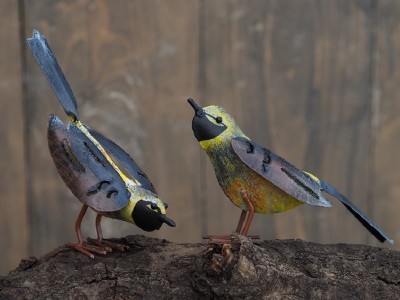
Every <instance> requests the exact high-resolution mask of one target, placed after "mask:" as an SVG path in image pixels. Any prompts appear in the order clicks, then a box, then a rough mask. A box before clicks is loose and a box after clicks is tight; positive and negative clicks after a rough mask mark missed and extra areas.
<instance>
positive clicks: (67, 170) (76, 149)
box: [48, 115, 131, 212]
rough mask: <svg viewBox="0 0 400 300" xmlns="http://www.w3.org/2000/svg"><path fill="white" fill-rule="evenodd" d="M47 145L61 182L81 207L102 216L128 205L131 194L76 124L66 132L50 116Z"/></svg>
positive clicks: (52, 116)
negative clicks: (88, 208)
mask: <svg viewBox="0 0 400 300" xmlns="http://www.w3.org/2000/svg"><path fill="white" fill-rule="evenodd" d="M48 143H49V149H50V153H51V156H52V157H53V160H54V163H55V165H56V167H57V170H58V172H59V173H60V176H61V178H62V179H63V180H64V182H65V184H66V185H67V186H68V188H69V189H70V190H71V191H72V193H73V194H74V195H75V196H76V197H77V198H78V199H79V200H80V201H81V202H82V203H84V204H87V205H88V206H90V207H92V208H94V209H95V210H97V211H102V212H112V211H117V210H119V209H121V208H123V207H125V206H126V205H127V204H128V203H129V198H130V196H131V194H130V192H129V191H128V190H127V188H126V185H125V183H124V181H123V180H122V178H121V177H120V176H119V175H118V173H117V172H116V171H115V170H114V168H113V167H112V166H111V164H110V163H109V162H108V161H107V159H106V158H105V157H104V155H103V154H102V153H101V152H100V150H99V149H97V147H96V146H95V145H94V144H93V142H92V141H90V140H89V138H88V137H86V136H85V134H83V133H82V131H81V130H79V128H77V127H76V126H75V125H74V123H70V124H69V126H68V128H66V127H65V126H64V124H63V123H62V122H61V120H60V119H59V118H58V117H57V116H55V115H51V116H50V119H49V124H48Z"/></svg>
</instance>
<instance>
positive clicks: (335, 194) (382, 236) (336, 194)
mask: <svg viewBox="0 0 400 300" xmlns="http://www.w3.org/2000/svg"><path fill="white" fill-rule="evenodd" d="M320 184H321V189H322V190H323V191H325V192H327V193H328V194H330V195H332V196H333V197H335V198H336V199H338V200H339V201H340V202H342V203H343V205H344V206H346V208H347V209H348V210H349V211H350V212H351V213H352V214H353V215H354V216H355V217H356V218H357V220H358V221H360V222H361V224H363V225H364V226H365V227H366V228H367V229H368V230H369V232H371V233H372V234H373V235H374V236H375V237H376V238H377V239H378V240H379V241H380V242H382V243H383V242H385V241H388V242H389V243H391V244H393V243H394V241H393V240H392V239H391V238H389V237H388V236H387V235H386V234H385V233H384V232H383V231H382V230H381V229H379V228H378V226H376V225H375V224H374V223H372V222H371V221H370V220H369V219H368V218H367V216H366V215H364V213H363V212H361V211H360V210H359V209H358V208H357V207H355V206H354V205H353V204H352V203H351V202H350V201H349V199H347V198H346V197H345V196H343V195H342V194H341V193H339V192H338V191H337V190H336V189H335V188H334V187H333V186H331V185H330V184H329V183H327V182H325V181H322V180H320Z"/></svg>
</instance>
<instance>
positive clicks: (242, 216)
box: [235, 210, 247, 233]
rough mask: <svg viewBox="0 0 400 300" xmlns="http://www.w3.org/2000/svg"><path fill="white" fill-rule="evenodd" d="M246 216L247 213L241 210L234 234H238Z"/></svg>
mask: <svg viewBox="0 0 400 300" xmlns="http://www.w3.org/2000/svg"><path fill="white" fill-rule="evenodd" d="M246 215H247V211H245V210H242V213H241V214H240V218H239V222H238V225H237V227H236V231H235V232H237V233H240V231H241V229H242V226H243V222H244V220H245V219H246Z"/></svg>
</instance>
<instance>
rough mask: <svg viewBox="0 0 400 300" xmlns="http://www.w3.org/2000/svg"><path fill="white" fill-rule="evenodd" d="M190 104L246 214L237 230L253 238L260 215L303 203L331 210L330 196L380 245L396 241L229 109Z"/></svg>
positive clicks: (223, 182)
mask: <svg viewBox="0 0 400 300" xmlns="http://www.w3.org/2000/svg"><path fill="white" fill-rule="evenodd" d="M188 102H189V104H190V105H191V107H192V108H193V109H194V117H193V120H192V129H193V133H194V136H195V137H196V139H197V140H198V142H199V144H200V146H201V148H203V150H204V151H205V152H206V153H207V155H208V157H209V158H210V161H211V163H212V165H213V167H214V171H215V175H216V177H217V180H218V183H219V185H220V186H221V188H222V190H223V191H224V193H225V195H226V196H227V197H228V198H229V199H230V200H231V202H232V203H233V204H234V205H236V206H237V207H239V208H240V209H241V210H242V213H241V215H240V218H239V222H238V225H237V228H236V232H238V233H240V234H242V235H247V233H248V231H249V228H250V225H251V222H252V220H253V216H254V213H259V214H274V213H280V212H284V211H287V210H289V209H292V208H294V207H296V206H298V205H300V204H303V203H307V204H310V205H314V206H322V207H331V206H332V204H331V203H330V202H329V201H328V200H327V199H326V198H325V197H324V195H323V194H322V192H326V193H328V194H330V195H332V196H333V197H335V198H336V199H338V200H339V201H340V202H341V203H342V204H343V205H344V206H345V207H346V208H347V209H348V210H349V211H350V212H351V213H352V214H353V215H354V216H355V217H356V218H357V220H358V221H360V222H361V224H363V225H364V226H365V227H366V228H367V229H368V230H369V232H370V233H371V234H373V235H374V236H375V237H376V238H377V239H378V240H379V241H380V242H385V241H388V242H389V243H393V240H392V239H390V238H389V237H388V236H387V235H386V234H385V233H384V232H383V231H382V230H381V229H379V228H378V227H377V226H376V225H375V224H374V223H372V222H371V221H370V220H369V219H368V218H367V216H366V215H364V214H363V213H362V212H361V211H360V210H359V209H358V208H356V207H355V206H354V205H353V204H352V203H351V202H350V201H349V200H348V199H347V198H346V197H345V196H343V195H342V194H341V193H339V192H338V191H337V190H336V189H335V188H334V187H332V186H331V185H330V184H328V183H327V182H325V181H323V180H321V179H318V178H317V177H316V176H314V175H312V174H310V173H307V172H304V171H301V170H299V169H298V168H296V167H295V166H293V165H292V164H290V163H289V162H288V161H286V160H285V159H283V158H282V157H280V156H278V155H277V154H275V153H273V152H272V151H270V150H268V149H267V148H264V147H262V146H260V145H259V144H257V143H255V142H254V141H252V140H250V139H249V138H248V137H247V136H246V135H245V134H244V133H243V132H242V130H241V129H240V128H239V127H238V126H237V125H236V123H235V121H234V119H233V118H232V117H231V116H230V115H229V114H228V113H227V112H226V111H225V109H223V108H222V107H220V106H217V105H211V106H207V107H203V108H202V107H200V106H199V105H197V104H196V102H195V101H194V100H193V99H188ZM246 216H247V218H246ZM229 239H230V236H211V237H210V242H213V241H217V242H218V241H223V240H229Z"/></svg>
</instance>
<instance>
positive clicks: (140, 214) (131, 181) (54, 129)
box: [27, 30, 175, 258]
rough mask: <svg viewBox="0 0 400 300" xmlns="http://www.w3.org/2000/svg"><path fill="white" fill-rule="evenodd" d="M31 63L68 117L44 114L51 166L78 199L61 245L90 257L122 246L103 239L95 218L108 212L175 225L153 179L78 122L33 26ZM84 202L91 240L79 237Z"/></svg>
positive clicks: (141, 223)
mask: <svg viewBox="0 0 400 300" xmlns="http://www.w3.org/2000/svg"><path fill="white" fill-rule="evenodd" d="M27 42H28V45H29V47H30V49H31V51H32V53H33V55H34V57H35V58H36V61H37V63H38V64H39V66H40V68H41V69H42V71H43V73H44V75H45V76H46V77H47V80H48V81H49V83H50V85H51V87H52V88H53V90H54V93H55V94H56V96H57V98H58V100H59V102H60V103H61V105H62V107H63V108H64V110H65V112H66V114H67V115H68V116H69V118H70V123H69V124H68V127H66V126H65V125H64V124H63V123H62V121H61V120H60V119H59V118H58V117H57V116H56V115H50V118H49V124H48V144H49V149H50V154H51V156H52V158H53V160H54V163H55V165H56V167H57V170H58V172H59V174H60V176H61V178H62V179H63V180H64V182H65V184H66V185H67V186H68V188H69V189H70V190H71V191H72V193H73V194H74V195H75V196H76V197H77V198H78V199H79V201H81V202H82V203H83V206H82V209H81V211H80V213H79V216H78V218H77V220H76V223H75V231H76V235H77V237H78V242H77V243H67V244H66V245H67V246H69V247H72V248H75V249H76V250H78V251H80V252H82V253H84V254H86V255H88V256H89V257H91V258H94V253H98V254H103V255H104V254H106V253H107V252H111V251H112V249H117V250H121V251H123V250H124V248H125V247H126V246H124V245H121V244H117V243H113V242H111V241H107V240H104V239H103V235H102V231H101V218H102V217H103V216H104V217H109V218H114V219H119V220H123V221H127V222H130V223H133V224H136V225H137V226H138V227H140V228H141V229H143V230H145V231H153V230H156V229H160V227H161V225H162V224H163V223H165V224H167V225H169V226H172V227H175V223H174V221H173V220H171V219H169V218H168V217H167V216H166V215H165V214H166V208H167V205H166V204H164V203H163V202H161V200H160V198H159V197H158V195H157V192H156V190H155V189H154V186H153V184H152V183H151V182H150V180H149V179H148V178H147V176H146V175H145V173H144V172H143V171H142V170H141V169H140V168H139V166H138V165H137V164H136V163H135V161H134V160H133V159H132V158H131V157H130V156H129V155H128V154H127V153H126V152H125V151H124V150H123V149H122V148H120V147H119V146H118V145H117V144H115V143H114V142H112V141H111V140H109V139H107V138H106V137H104V136H103V135H101V134H100V133H98V132H96V131H95V130H94V129H91V128H89V127H88V126H86V125H85V124H83V123H81V121H80V118H79V115H78V110H77V104H76V100H75V97H74V94H73V93H72V90H71V88H70V86H69V84H68V82H67V80H66V79H65V77H64V74H63V72H62V70H61V68H60V66H59V65H58V63H57V60H56V58H55V57H54V55H53V52H52V51H51V49H50V46H49V45H48V44H47V41H46V39H45V37H44V36H42V35H40V33H39V32H38V31H36V30H34V31H33V36H32V38H30V39H28V40H27ZM88 207H90V208H91V209H93V210H94V211H95V212H96V213H97V216H96V230H97V239H91V241H92V242H93V243H94V244H96V245H97V246H94V245H89V244H87V243H85V242H84V240H83V238H82V234H81V228H80V227H81V221H82V219H83V217H84V215H85V213H86V211H87V209H88Z"/></svg>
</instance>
